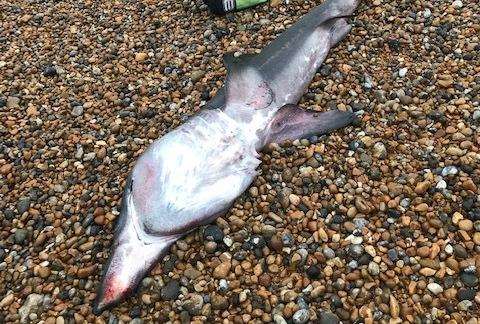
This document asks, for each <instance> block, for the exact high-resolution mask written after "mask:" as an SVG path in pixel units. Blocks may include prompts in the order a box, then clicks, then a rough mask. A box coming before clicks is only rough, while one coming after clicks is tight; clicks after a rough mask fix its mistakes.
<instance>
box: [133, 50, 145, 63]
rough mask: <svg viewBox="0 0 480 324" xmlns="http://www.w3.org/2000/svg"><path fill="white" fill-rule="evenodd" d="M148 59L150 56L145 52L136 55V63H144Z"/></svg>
mask: <svg viewBox="0 0 480 324" xmlns="http://www.w3.org/2000/svg"><path fill="white" fill-rule="evenodd" d="M147 58H148V54H147V53H144V52H140V53H136V54H135V61H137V62H143V61H145V60H146V59H147Z"/></svg>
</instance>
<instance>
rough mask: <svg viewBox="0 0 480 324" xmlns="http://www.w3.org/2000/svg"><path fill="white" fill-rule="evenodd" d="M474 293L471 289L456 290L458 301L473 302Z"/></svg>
mask: <svg viewBox="0 0 480 324" xmlns="http://www.w3.org/2000/svg"><path fill="white" fill-rule="evenodd" d="M476 293H477V292H476V291H475V289H472V288H460V289H459V290H458V300H460V301H462V300H473V299H474V298H475V295H476Z"/></svg>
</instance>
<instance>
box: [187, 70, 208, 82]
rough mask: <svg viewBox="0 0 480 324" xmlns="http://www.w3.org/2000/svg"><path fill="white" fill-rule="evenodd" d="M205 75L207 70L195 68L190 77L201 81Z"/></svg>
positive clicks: (194, 80) (195, 80)
mask: <svg viewBox="0 0 480 324" xmlns="http://www.w3.org/2000/svg"><path fill="white" fill-rule="evenodd" d="M204 76H205V71H202V70H195V71H192V73H190V79H192V81H193V82H197V81H199V80H200V79H201V78H203V77H204Z"/></svg>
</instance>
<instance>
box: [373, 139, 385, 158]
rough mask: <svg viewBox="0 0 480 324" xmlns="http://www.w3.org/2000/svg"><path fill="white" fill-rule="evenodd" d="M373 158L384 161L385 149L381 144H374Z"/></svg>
mask: <svg viewBox="0 0 480 324" xmlns="http://www.w3.org/2000/svg"><path fill="white" fill-rule="evenodd" d="M373 156H374V157H376V158H378V159H384V158H385V157H386V156H387V149H386V147H385V145H384V144H383V143H382V142H376V143H375V144H374V145H373Z"/></svg>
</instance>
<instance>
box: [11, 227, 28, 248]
mask: <svg viewBox="0 0 480 324" xmlns="http://www.w3.org/2000/svg"><path fill="white" fill-rule="evenodd" d="M27 237H28V231H27V230H25V229H22V228H19V229H17V230H16V231H15V235H14V239H15V243H16V244H20V245H22V244H24V243H25V242H26V239H27Z"/></svg>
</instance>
